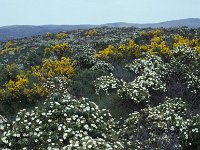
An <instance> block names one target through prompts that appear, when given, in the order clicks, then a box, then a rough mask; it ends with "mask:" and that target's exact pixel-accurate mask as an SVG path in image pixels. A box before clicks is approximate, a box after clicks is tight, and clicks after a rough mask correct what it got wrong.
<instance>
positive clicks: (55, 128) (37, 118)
mask: <svg viewBox="0 0 200 150" xmlns="http://www.w3.org/2000/svg"><path fill="white" fill-rule="evenodd" d="M43 106H44V107H43V108H38V107H36V108H35V109H34V110H32V111H28V110H25V109H23V110H21V111H19V112H18V114H17V116H16V120H15V121H13V122H12V123H8V122H6V123H4V124H3V129H4V132H3V134H2V137H1V142H2V143H1V148H8V149H13V148H14V149H48V148H50V149H54V148H57V149H122V148H123V145H122V143H121V142H120V141H119V140H118V135H117V132H116V131H115V130H114V128H115V126H116V125H115V121H114V120H113V118H112V117H111V114H110V113H109V112H108V111H107V110H100V109H99V108H98V106H97V105H96V104H94V103H92V102H86V101H85V100H84V99H82V100H76V99H74V98H73V97H71V96H70V95H69V94H68V95H66V96H65V97H64V98H61V99H55V98H53V97H51V98H49V100H47V101H46V102H44V105H43Z"/></svg>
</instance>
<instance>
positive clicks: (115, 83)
mask: <svg viewBox="0 0 200 150" xmlns="http://www.w3.org/2000/svg"><path fill="white" fill-rule="evenodd" d="M119 84H120V80H118V79H117V78H115V77H114V76H113V74H112V73H110V75H108V76H101V77H99V78H97V79H96V80H95V81H94V86H95V91H96V94H99V93H100V91H102V92H105V93H106V94H109V93H108V92H109V91H111V90H115V89H117V88H118V87H119Z"/></svg>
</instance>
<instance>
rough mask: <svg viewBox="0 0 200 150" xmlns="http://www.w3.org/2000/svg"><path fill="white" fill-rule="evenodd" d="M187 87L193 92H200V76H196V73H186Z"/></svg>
mask: <svg viewBox="0 0 200 150" xmlns="http://www.w3.org/2000/svg"><path fill="white" fill-rule="evenodd" d="M185 78H186V85H187V88H188V89H190V90H191V92H194V93H198V92H200V74H199V75H198V74H197V75H195V74H194V73H186V74H185Z"/></svg>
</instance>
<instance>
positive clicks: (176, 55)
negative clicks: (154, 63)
mask: <svg viewBox="0 0 200 150" xmlns="http://www.w3.org/2000/svg"><path fill="white" fill-rule="evenodd" d="M199 56H200V54H198V53H197V51H196V49H194V48H191V47H188V46H186V45H182V46H179V47H177V48H175V49H174V50H172V54H171V57H172V60H173V59H174V60H176V62H179V63H182V64H188V65H189V64H190V63H194V62H196V61H197V60H198V59H199Z"/></svg>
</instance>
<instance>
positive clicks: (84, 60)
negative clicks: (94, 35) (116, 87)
mask: <svg viewBox="0 0 200 150" xmlns="http://www.w3.org/2000/svg"><path fill="white" fill-rule="evenodd" d="M95 53H96V52H95V50H93V49H92V48H91V47H90V46H85V47H84V48H82V50H81V51H80V52H77V53H76V56H75V58H76V59H77V61H78V64H79V65H80V66H81V67H83V68H90V67H92V66H93V65H94V64H95V63H96V61H97V60H96V57H95Z"/></svg>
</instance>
